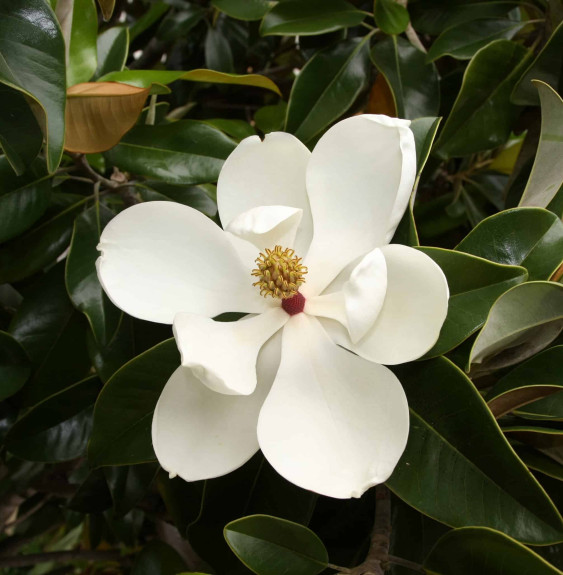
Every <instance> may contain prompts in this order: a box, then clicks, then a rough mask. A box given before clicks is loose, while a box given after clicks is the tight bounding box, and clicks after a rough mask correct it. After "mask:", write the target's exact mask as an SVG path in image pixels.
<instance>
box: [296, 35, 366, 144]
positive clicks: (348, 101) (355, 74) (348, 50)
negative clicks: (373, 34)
mask: <svg viewBox="0 0 563 575" xmlns="http://www.w3.org/2000/svg"><path fill="white" fill-rule="evenodd" d="M368 50H369V37H368V36H365V37H364V38H361V39H360V38H356V39H353V40H348V41H345V42H340V43H338V44H336V45H335V46H332V47H329V48H325V49H324V50H320V51H319V52H317V53H316V54H315V55H314V56H313V57H312V58H311V59H310V60H309V61H308V62H307V64H306V65H305V66H304V67H303V70H301V72H300V74H299V75H298V76H297V79H296V80H295V83H294V84H293V88H292V90H291V95H290V97H289V103H288V107H287V118H286V126H285V129H286V130H287V131H288V132H290V133H292V134H294V135H295V136H297V137H298V138H299V139H300V140H302V141H303V142H308V141H310V140H311V139H312V138H314V137H315V136H317V135H318V134H319V133H320V132H321V131H322V130H323V129H325V128H326V127H327V126H328V125H330V124H331V123H332V122H334V121H335V120H337V119H338V118H339V117H340V116H341V115H342V114H344V113H345V112H346V110H348V108H350V106H351V105H352V104H353V103H354V101H355V100H356V98H357V97H358V94H359V93H360V92H361V91H362V90H363V89H364V88H365V87H366V83H367V79H368V76H369V53H368Z"/></svg>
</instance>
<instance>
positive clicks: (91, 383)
mask: <svg viewBox="0 0 563 575" xmlns="http://www.w3.org/2000/svg"><path fill="white" fill-rule="evenodd" d="M100 389H101V382H100V380H99V379H98V378H97V377H96V376H92V377H89V378H88V379H85V380H83V381H79V382H78V383H76V384H75V385H72V386H70V387H67V388H66V389H63V390H62V391H59V392H58V393H56V394H54V395H51V396H50V397H48V398H47V399H45V400H44V401H42V402H41V403H38V404H37V405H35V406H34V407H33V408H32V409H30V410H29V411H27V412H26V413H25V415H24V416H23V417H21V418H20V419H18V421H17V422H16V424H15V425H14V426H13V427H12V429H10V432H9V433H8V435H7V436H6V447H7V449H8V451H10V452H11V453H13V454H14V455H16V456H17V457H20V458H21V459H26V460H28V461H43V462H53V461H68V460H70V459H75V458H77V457H80V456H81V455H83V454H84V452H85V451H86V446H87V444H88V439H89V437H90V431H91V429H92V407H93V405H94V402H95V401H96V397H97V396H98V393H99V391H100Z"/></svg>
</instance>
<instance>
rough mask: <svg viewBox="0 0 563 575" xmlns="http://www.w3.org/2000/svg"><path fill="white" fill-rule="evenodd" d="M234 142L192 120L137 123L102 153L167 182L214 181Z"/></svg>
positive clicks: (127, 168) (116, 162) (124, 166)
mask: <svg viewBox="0 0 563 575" xmlns="http://www.w3.org/2000/svg"><path fill="white" fill-rule="evenodd" d="M234 148H235V143H234V142H233V141H232V140H231V139H230V138H228V137H227V136H225V135H224V134H223V133H222V132H220V131H219V130H217V129H216V128H213V127H212V126H209V125H208V124H205V123H203V122H197V121H194V120H179V121H178V122H174V123H172V124H160V125H158V126H137V127H135V128H133V129H132V130H131V131H130V132H129V133H128V134H126V135H125V137H124V138H123V139H122V140H121V142H120V143H119V144H118V145H117V146H115V148H112V149H111V150H109V151H107V152H106V153H105V154H104V155H105V156H106V158H107V159H108V161H109V162H111V163H112V164H113V165H115V166H118V167H119V168H120V169H121V170H124V171H127V172H132V173H134V174H141V175H143V176H149V177H152V178H157V179H160V180H164V181H166V182H168V183H171V184H201V183H206V182H216V181H217V178H218V177H219V172H220V170H221V167H222V165H223V162H224V160H225V159H226V158H227V156H228V155H229V154H230V153H231V152H232V151H233V150H234Z"/></svg>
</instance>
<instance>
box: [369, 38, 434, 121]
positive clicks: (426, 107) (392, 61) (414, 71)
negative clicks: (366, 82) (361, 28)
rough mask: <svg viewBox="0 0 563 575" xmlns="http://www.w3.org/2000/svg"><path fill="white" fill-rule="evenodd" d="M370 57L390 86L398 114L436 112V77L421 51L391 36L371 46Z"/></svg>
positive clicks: (423, 114)
mask: <svg viewBox="0 0 563 575" xmlns="http://www.w3.org/2000/svg"><path fill="white" fill-rule="evenodd" d="M371 59H372V60H373V63H374V64H375V65H376V66H377V69H378V70H379V71H380V72H381V73H382V74H383V75H384V76H385V79H386V80H387V83H388V84H389V87H390V88H391V92H392V94H393V99H394V101H395V109H396V110H397V116H398V117H399V118H407V119H411V120H412V119H415V118H420V117H423V116H437V115H438V110H439V107H440V85H439V82H440V79H439V77H438V71H437V70H436V67H435V66H434V64H427V63H426V60H425V54H424V52H421V51H420V50H418V48H415V47H414V46H413V45H412V44H411V43H410V42H409V41H408V40H405V39H404V38H401V37H399V36H393V37H392V38H385V40H382V41H380V42H378V43H377V44H376V45H375V46H374V47H373V48H372V50H371Z"/></svg>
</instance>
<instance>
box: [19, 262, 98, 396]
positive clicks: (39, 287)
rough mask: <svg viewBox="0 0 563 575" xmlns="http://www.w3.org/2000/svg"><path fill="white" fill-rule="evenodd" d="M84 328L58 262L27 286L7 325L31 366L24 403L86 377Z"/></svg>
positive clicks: (88, 364)
mask: <svg viewBox="0 0 563 575" xmlns="http://www.w3.org/2000/svg"><path fill="white" fill-rule="evenodd" d="M86 327H87V325H86V322H85V321H84V319H83V318H82V315H81V314H80V313H79V312H77V311H76V310H75V309H74V308H73V307H72V304H71V302H70V300H69V298H68V295H67V293H66V289H65V284H64V263H59V264H57V265H56V266H55V267H54V268H52V269H51V270H50V271H49V272H48V273H47V274H45V275H44V276H43V277H41V278H40V279H39V280H37V281H36V282H35V283H34V284H33V285H32V286H31V288H30V289H28V291H27V292H26V296H25V298H24V300H23V302H22V303H21V305H20V306H19V308H18V311H17V312H16V315H15V316H14V318H13V319H12V322H11V324H10V333H11V334H12V335H13V337H14V338H15V339H16V340H17V341H18V342H19V343H20V345H21V346H22V347H23V349H24V350H25V351H26V353H27V355H28V357H29V358H30V360H31V362H32V364H33V367H34V373H33V375H32V378H31V379H30V381H29V382H28V383H27V385H26V386H25V387H24V389H23V390H22V396H23V397H22V400H23V403H24V404H25V405H34V404H35V403H37V402H39V401H41V400H43V399H45V398H46V397H48V396H49V395H52V394H54V393H56V392H58V391H60V390H61V389H64V388H65V387H68V386H69V385H72V384H74V383H76V382H77V381H79V380H81V379H83V378H84V377H86V375H87V374H88V371H89V369H90V365H91V364H90V360H89V358H88V353H87V350H86V329H85V328H86Z"/></svg>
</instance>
